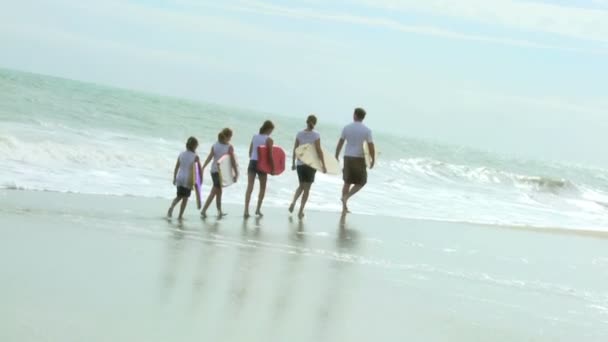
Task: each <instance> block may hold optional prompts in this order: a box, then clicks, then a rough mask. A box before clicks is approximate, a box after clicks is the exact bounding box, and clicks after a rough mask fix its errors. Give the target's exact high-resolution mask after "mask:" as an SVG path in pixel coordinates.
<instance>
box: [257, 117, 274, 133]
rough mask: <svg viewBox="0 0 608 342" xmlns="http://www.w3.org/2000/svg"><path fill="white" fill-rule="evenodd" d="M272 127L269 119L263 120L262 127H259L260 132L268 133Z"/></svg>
mask: <svg viewBox="0 0 608 342" xmlns="http://www.w3.org/2000/svg"><path fill="white" fill-rule="evenodd" d="M273 129H274V124H273V123H272V121H270V120H266V121H264V124H263V125H262V127H260V134H264V133H268V132H269V131H271V130H273Z"/></svg>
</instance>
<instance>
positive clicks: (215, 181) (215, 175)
mask: <svg viewBox="0 0 608 342" xmlns="http://www.w3.org/2000/svg"><path fill="white" fill-rule="evenodd" d="M211 179H212V180H213V187H214V188H221V187H222V182H221V181H220V173H219V172H211Z"/></svg>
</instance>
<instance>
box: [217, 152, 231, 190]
mask: <svg viewBox="0 0 608 342" xmlns="http://www.w3.org/2000/svg"><path fill="white" fill-rule="evenodd" d="M217 169H218V172H219V173H220V182H221V183H222V187H227V186H230V185H232V184H234V183H235V181H234V177H235V174H234V172H233V170H232V163H231V161H230V155H229V154H225V155H224V156H222V157H221V158H220V159H218V161H217Z"/></svg>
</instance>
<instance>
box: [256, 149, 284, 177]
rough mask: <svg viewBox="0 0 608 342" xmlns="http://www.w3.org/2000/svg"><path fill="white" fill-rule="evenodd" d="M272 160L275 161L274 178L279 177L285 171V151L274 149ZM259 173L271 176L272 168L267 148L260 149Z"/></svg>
mask: <svg viewBox="0 0 608 342" xmlns="http://www.w3.org/2000/svg"><path fill="white" fill-rule="evenodd" d="M272 159H273V160H274V173H273V174H272V175H273V176H278V175H280V174H281V173H283V171H285V160H286V156H285V151H283V149H282V148H280V147H278V146H273V147H272ZM258 171H260V172H263V173H268V174H270V173H271V171H272V168H271V166H270V160H269V159H268V148H267V147H266V146H260V147H258Z"/></svg>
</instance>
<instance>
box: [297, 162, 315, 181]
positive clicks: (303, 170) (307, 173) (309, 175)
mask: <svg viewBox="0 0 608 342" xmlns="http://www.w3.org/2000/svg"><path fill="white" fill-rule="evenodd" d="M297 171H298V180H299V181H300V183H310V184H312V183H314V182H315V175H316V174H317V170H315V169H313V168H312V167H310V166H308V165H298V167H297Z"/></svg>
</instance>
